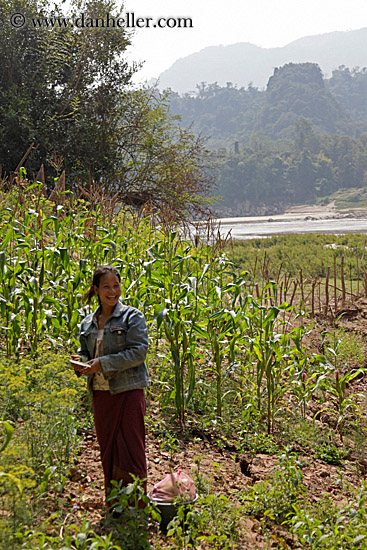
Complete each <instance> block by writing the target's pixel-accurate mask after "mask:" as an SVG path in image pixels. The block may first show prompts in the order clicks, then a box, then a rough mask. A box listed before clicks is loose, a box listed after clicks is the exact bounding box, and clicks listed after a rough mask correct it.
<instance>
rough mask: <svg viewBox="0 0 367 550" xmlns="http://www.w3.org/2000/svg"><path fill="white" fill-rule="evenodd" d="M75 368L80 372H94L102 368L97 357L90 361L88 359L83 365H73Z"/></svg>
mask: <svg viewBox="0 0 367 550" xmlns="http://www.w3.org/2000/svg"><path fill="white" fill-rule="evenodd" d="M75 369H76V370H77V371H78V372H80V374H86V375H88V374H94V373H95V372H98V371H100V370H102V365H101V362H100V360H99V358H98V357H97V358H96V359H92V360H91V361H88V363H83V366H80V367H75Z"/></svg>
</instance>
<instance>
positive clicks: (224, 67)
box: [159, 28, 367, 93]
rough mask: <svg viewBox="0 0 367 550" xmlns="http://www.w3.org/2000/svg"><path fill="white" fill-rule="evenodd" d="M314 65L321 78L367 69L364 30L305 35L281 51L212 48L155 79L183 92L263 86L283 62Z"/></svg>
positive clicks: (248, 46)
mask: <svg viewBox="0 0 367 550" xmlns="http://www.w3.org/2000/svg"><path fill="white" fill-rule="evenodd" d="M290 62H293V63H303V62H313V63H317V64H318V65H319V66H320V68H321V70H322V71H323V73H324V74H325V75H328V76H331V72H332V71H333V70H334V69H336V68H337V67H339V66H340V65H345V66H347V67H351V68H354V67H361V68H362V67H366V66H367V28H363V29H360V30H355V31H347V32H331V33H327V34H321V35H315V36H307V37H305V38H300V39H298V40H295V41H294V42H291V43H290V44H287V45H286V46H283V47H282V48H261V47H259V46H255V45H253V44H249V43H246V42H243V43H238V44H232V45H230V46H212V47H209V48H204V49H203V50H201V51H199V52H197V53H194V54H192V55H188V56H187V57H184V58H182V59H178V60H177V61H176V62H175V63H174V64H173V65H172V67H170V68H169V69H168V70H166V71H164V72H163V73H162V74H161V75H160V77H159V87H160V88H161V89H164V88H171V89H172V90H174V91H176V92H179V93H183V92H190V91H193V90H195V88H196V85H197V84H200V83H201V82H208V83H213V82H217V83H218V84H219V85H220V86H223V85H226V83H227V82H232V83H233V84H235V85H237V86H248V84H249V83H252V84H253V86H256V87H260V88H263V87H264V86H266V83H267V82H268V79H269V77H270V75H271V74H272V73H273V70H274V68H275V67H278V66H280V65H284V64H285V63H290Z"/></svg>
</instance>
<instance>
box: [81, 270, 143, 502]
mask: <svg viewBox="0 0 367 550" xmlns="http://www.w3.org/2000/svg"><path fill="white" fill-rule="evenodd" d="M120 280H121V279H120V274H119V272H118V271H117V269H116V268H115V267H111V266H104V267H99V268H97V269H96V270H95V272H94V274H93V279H92V283H91V286H90V288H89V290H88V292H87V293H86V294H85V296H84V298H85V299H86V300H87V302H88V303H90V301H91V300H92V298H93V297H94V296H97V298H98V303H99V306H98V308H97V309H96V310H95V311H94V313H91V314H90V315H88V316H87V317H85V319H84V320H83V321H82V323H81V326H80V335H79V339H80V349H79V350H78V353H79V354H80V355H73V356H72V360H82V361H87V363H84V364H80V365H78V364H74V365H73V366H74V369H75V372H76V373H77V374H79V375H80V374H85V375H87V376H88V390H89V391H90V393H91V394H92V397H93V412H94V424H95V428H96V432H97V439H98V443H99V446H100V450H101V460H102V466H103V472H104V479H105V491H106V498H107V496H108V493H109V490H110V482H111V480H115V481H122V485H123V486H125V485H127V484H128V483H130V482H131V481H132V478H131V476H130V474H134V475H136V476H138V477H140V478H142V479H144V480H146V477H147V464H146V456H145V425H144V415H145V407H146V405H145V396H144V390H143V388H144V387H146V386H148V385H149V375H148V371H147V368H146V365H145V357H146V354H147V350H148V334H147V327H146V322H145V318H144V315H143V314H142V313H141V312H140V311H139V310H137V309H135V308H134V307H129V306H126V305H124V304H122V302H120V300H119V299H120V296H121V286H120ZM145 486H146V481H145Z"/></svg>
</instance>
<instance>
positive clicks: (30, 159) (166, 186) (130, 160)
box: [0, 0, 212, 217]
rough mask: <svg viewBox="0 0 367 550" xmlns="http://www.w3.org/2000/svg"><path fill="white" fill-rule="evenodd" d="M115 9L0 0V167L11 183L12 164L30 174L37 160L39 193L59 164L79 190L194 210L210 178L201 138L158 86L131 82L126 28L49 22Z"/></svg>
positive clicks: (105, 2)
mask: <svg viewBox="0 0 367 550" xmlns="http://www.w3.org/2000/svg"><path fill="white" fill-rule="evenodd" d="M66 9H68V13H66V11H65V10H66ZM14 13H20V14H22V15H24V17H25V18H26V22H27V23H26V24H25V25H24V27H22V28H14V27H13V26H12V25H11V16H12V14H14ZM118 13H119V8H118V6H117V3H116V2H115V1H113V0H111V1H110V0H101V1H99V0H93V1H87V0H82V1H80V2H79V1H78V0H73V1H72V2H70V3H69V5H68V8H66V6H65V4H64V3H63V2H61V3H59V4H55V5H54V6H50V4H49V3H48V2H46V1H43V0H31V1H25V0H19V1H15V0H4V1H2V2H1V4H0V20H1V21H2V27H3V28H2V33H1V36H0V57H1V59H2V60H3V61H2V63H1V67H0V82H1V86H0V167H1V168H0V176H2V177H4V175H5V176H7V178H8V185H9V187H11V184H12V181H13V175H14V172H16V173H19V168H20V167H25V168H26V169H27V171H28V174H29V176H30V179H34V177H35V176H36V175H37V174H38V171H39V170H40V168H41V165H44V174H45V182H43V183H46V187H45V192H48V193H47V194H49V193H50V192H51V191H52V190H53V189H54V188H55V182H54V178H58V177H59V176H60V174H61V173H62V172H63V170H65V172H66V188H67V189H71V190H73V191H74V192H75V191H77V190H78V191H79V193H84V196H87V197H88V196H91V195H94V194H95V192H96V191H98V193H97V195H98V196H107V195H108V196H109V198H110V199H112V198H113V199H114V200H115V201H116V199H117V198H118V199H119V202H120V203H121V202H123V203H125V204H133V205H135V206H137V207H141V206H143V205H144V204H146V203H149V207H150V211H158V212H160V213H162V212H163V211H167V212H170V214H171V216H173V214H174V213H176V214H178V215H179V216H181V217H182V216H183V215H184V214H187V211H190V213H191V214H193V213H195V214H196V215H198V214H199V213H200V212H203V211H205V210H206V209H207V201H206V200H205V198H204V197H205V196H207V194H208V190H209V188H210V186H211V183H212V176H211V168H210V159H209V156H208V155H207V153H206V151H205V147H204V143H203V140H202V139H201V138H198V137H195V136H194V135H193V134H192V133H191V132H188V131H185V130H183V129H181V128H180V127H179V126H178V124H177V120H176V118H175V117H173V116H172V115H171V114H170V113H169V107H168V103H167V98H166V96H165V95H164V94H160V93H159V92H158V91H157V90H156V89H153V88H152V89H150V88H144V89H135V88H134V87H133V86H132V84H131V77H132V75H133V74H134V72H136V70H137V67H136V66H129V65H128V63H127V61H126V59H125V56H126V48H127V47H128V45H129V44H130V35H129V33H128V31H127V30H126V29H123V28H120V29H118V30H117V29H116V30H111V32H106V29H105V28H102V27H101V26H99V27H98V28H97V27H94V28H90V27H88V28H80V27H78V26H77V25H72V24H69V25H61V27H60V26H59V25H58V24H54V26H52V27H51V23H50V18H53V19H52V21H54V22H55V21H56V22H57V21H61V22H62V21H64V19H63V18H64V17H65V16H66V15H67V16H68V17H69V18H70V20H75V19H76V18H77V17H79V18H80V16H81V14H83V16H84V17H85V20H88V18H90V17H92V18H94V19H95V18H97V17H99V18H102V19H103V18H104V19H105V18H106V14H109V15H110V17H116V16H117V14H118ZM35 18H38V19H35ZM46 19H47V21H48V22H49V25H46V24H40V25H36V27H34V26H33V24H32V21H33V20H36V21H37V20H38V21H39V23H42V21H45V20H46ZM32 176H33V178H32ZM93 191H94V192H93ZM167 215H168V214H167Z"/></svg>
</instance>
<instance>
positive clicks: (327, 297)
mask: <svg viewBox="0 0 367 550" xmlns="http://www.w3.org/2000/svg"><path fill="white" fill-rule="evenodd" d="M329 276H330V267H328V268H327V272H326V281H325V307H324V314H325V315H327V312H328V309H329Z"/></svg>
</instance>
